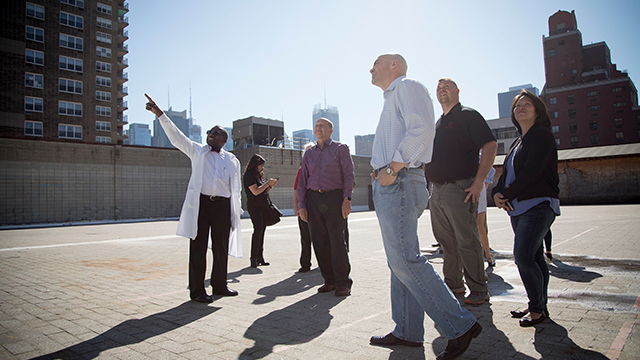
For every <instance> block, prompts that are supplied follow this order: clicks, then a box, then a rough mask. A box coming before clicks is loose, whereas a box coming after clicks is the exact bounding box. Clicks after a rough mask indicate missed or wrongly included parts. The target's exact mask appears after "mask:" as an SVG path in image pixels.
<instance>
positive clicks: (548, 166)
mask: <svg viewBox="0 0 640 360" xmlns="http://www.w3.org/2000/svg"><path fill="white" fill-rule="evenodd" d="M511 121H512V122H513V124H514V125H515V126H516V128H517V129H518V132H519V133H520V134H521V136H520V137H519V138H518V139H517V140H516V141H515V142H514V144H513V145H512V146H511V149H510V150H509V155H507V157H506V158H505V161H504V167H503V171H502V175H501V176H500V179H499V180H498V184H497V185H496V186H495V187H494V189H493V191H492V194H493V200H494V201H495V203H496V206H497V207H498V208H499V209H504V210H506V211H507V212H508V213H509V216H510V217H511V227H512V228H513V232H514V235H515V236H514V241H513V255H514V258H515V262H516V265H517V266H518V272H519V273H520V278H521V279H522V284H523V285H524V287H525V289H526V291H527V297H528V298H529V304H528V305H529V306H528V308H527V309H526V310H514V311H512V312H511V315H512V316H513V317H515V318H522V319H521V320H520V326H525V327H526V326H533V325H536V324H538V323H540V322H542V321H544V319H545V318H546V317H548V316H549V312H548V310H547V290H548V287H549V268H548V267H547V262H546V261H545V260H544V255H543V251H542V250H543V247H542V243H543V238H544V236H545V235H546V234H547V233H548V232H549V228H550V226H551V224H552V223H553V221H554V220H555V218H556V216H558V215H560V200H559V199H558V192H559V189H558V149H557V147H556V141H555V138H554V137H553V134H552V133H551V120H550V119H549V114H548V113H547V108H546V106H545V104H544V102H543V101H542V100H541V99H540V98H538V97H537V96H536V95H534V94H532V93H530V92H528V91H526V90H523V91H522V92H521V93H520V94H518V95H517V96H516V97H515V98H514V99H513V103H512V104H511Z"/></svg>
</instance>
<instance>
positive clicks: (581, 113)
mask: <svg viewBox="0 0 640 360" xmlns="http://www.w3.org/2000/svg"><path fill="white" fill-rule="evenodd" d="M542 41H543V48H544V66H545V76H546V85H545V87H544V89H543V90H542V97H543V98H544V99H545V101H546V103H547V107H548V109H549V115H550V116H551V125H552V131H553V133H554V136H555V138H556V143H557V144H558V149H567V148H576V147H589V146H599V145H613V144H620V143H637V142H640V107H639V106H638V91H637V89H636V87H635V85H634V84H633V81H631V78H629V75H628V74H627V73H626V72H624V71H619V70H618V69H617V67H616V64H613V63H611V52H610V50H609V47H608V46H607V44H606V43H605V42H604V41H602V42H598V43H594V44H589V45H583V44H582V33H581V32H580V31H579V30H578V26H577V20H576V15H575V12H574V11H571V12H567V11H558V12H556V13H555V14H553V15H552V16H551V17H549V36H543V40H542ZM629 46H632V45H631V44H629Z"/></svg>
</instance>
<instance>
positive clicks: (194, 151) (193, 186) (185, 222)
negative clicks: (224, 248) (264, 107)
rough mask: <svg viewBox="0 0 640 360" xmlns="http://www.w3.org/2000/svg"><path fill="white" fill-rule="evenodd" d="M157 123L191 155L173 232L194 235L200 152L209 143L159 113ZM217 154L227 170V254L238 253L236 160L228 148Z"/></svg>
mask: <svg viewBox="0 0 640 360" xmlns="http://www.w3.org/2000/svg"><path fill="white" fill-rule="evenodd" d="M159 120H160V125H162V128H163V129H164V131H165V133H166V134H167V137H168V138H169V141H171V143H172V144H173V146H175V147H176V148H178V149H179V150H180V151H182V152H183V153H184V154H185V155H187V156H188V157H189V159H191V178H190V179H189V185H188V187H187V195H186V196H185V198H184V204H183V205H182V212H181V213H180V221H179V222H178V230H177V231H176V235H178V236H184V237H187V238H189V239H195V237H196V234H197V232H198V211H199V210H200V190H201V189H202V181H203V177H204V156H205V154H207V152H209V151H211V148H210V147H209V145H202V144H199V143H197V142H195V141H192V140H191V139H189V138H188V137H187V136H185V134H183V133H182V131H180V129H178V127H177V126H176V125H175V124H174V123H173V121H171V119H169V117H167V115H165V114H162V116H160V118H159ZM220 155H221V157H222V158H223V159H224V160H225V161H227V163H228V166H229V168H230V169H233V171H232V172H231V180H230V185H231V231H230V233H229V255H231V256H233V257H237V258H240V257H242V240H241V237H240V215H241V214H242V212H243V210H242V204H241V200H240V192H241V189H242V185H241V181H240V162H239V161H238V159H237V158H236V157H235V155H233V154H232V153H230V152H227V151H225V150H223V149H221V150H220Z"/></svg>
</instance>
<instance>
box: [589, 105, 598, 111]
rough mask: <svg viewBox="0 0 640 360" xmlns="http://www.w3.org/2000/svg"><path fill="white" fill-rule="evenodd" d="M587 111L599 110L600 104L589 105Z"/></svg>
mask: <svg viewBox="0 0 640 360" xmlns="http://www.w3.org/2000/svg"><path fill="white" fill-rule="evenodd" d="M588 109H589V111H596V110H600V105H594V106H589V108H588Z"/></svg>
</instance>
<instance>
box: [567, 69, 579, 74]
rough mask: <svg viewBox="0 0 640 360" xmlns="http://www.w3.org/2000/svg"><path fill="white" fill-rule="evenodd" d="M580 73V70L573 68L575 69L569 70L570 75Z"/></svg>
mask: <svg viewBox="0 0 640 360" xmlns="http://www.w3.org/2000/svg"><path fill="white" fill-rule="evenodd" d="M577 73H578V70H576V69H573V70H569V75H575V74H577Z"/></svg>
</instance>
